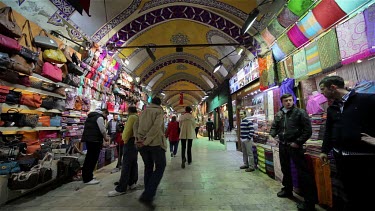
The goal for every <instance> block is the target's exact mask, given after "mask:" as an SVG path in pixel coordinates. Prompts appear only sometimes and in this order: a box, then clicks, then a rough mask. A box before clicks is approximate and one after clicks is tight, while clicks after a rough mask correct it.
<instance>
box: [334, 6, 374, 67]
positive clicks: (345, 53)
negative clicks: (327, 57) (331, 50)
mask: <svg viewBox="0 0 375 211" xmlns="http://www.w3.org/2000/svg"><path fill="white" fill-rule="evenodd" d="M336 31H337V38H338V42H339V47H340V54H341V59H342V64H350V63H353V62H355V61H357V60H359V59H363V58H366V57H369V56H370V49H369V46H368V42H367V35H366V24H365V18H364V15H363V13H360V14H358V15H357V16H355V17H354V18H352V19H350V20H348V21H346V22H345V23H343V24H340V25H339V26H337V29H336Z"/></svg>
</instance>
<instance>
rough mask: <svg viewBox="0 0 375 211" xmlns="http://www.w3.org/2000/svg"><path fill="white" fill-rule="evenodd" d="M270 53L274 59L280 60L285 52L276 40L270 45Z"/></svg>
mask: <svg viewBox="0 0 375 211" xmlns="http://www.w3.org/2000/svg"><path fill="white" fill-rule="evenodd" d="M272 53H273V56H274V57H275V60H276V61H280V60H282V59H284V58H285V56H286V55H285V53H284V52H283V51H282V50H281V49H280V47H279V45H278V44H277V42H276V43H275V44H274V45H273V46H272Z"/></svg>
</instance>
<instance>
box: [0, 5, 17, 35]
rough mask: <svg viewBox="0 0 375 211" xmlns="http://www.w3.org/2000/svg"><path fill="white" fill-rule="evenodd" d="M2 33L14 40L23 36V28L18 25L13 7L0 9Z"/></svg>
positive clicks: (0, 29)
mask: <svg viewBox="0 0 375 211" xmlns="http://www.w3.org/2000/svg"><path fill="white" fill-rule="evenodd" d="M0 31H1V34H4V35H6V36H9V37H13V38H20V37H21V36H22V31H21V28H20V27H19V26H18V25H17V22H16V19H15V18H14V15H13V11H12V8H11V7H3V8H1V9H0Z"/></svg>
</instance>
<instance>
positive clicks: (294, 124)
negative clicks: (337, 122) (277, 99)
mask: <svg viewBox="0 0 375 211" xmlns="http://www.w3.org/2000/svg"><path fill="white" fill-rule="evenodd" d="M281 102H282V105H283V107H282V108H281V110H280V111H279V112H278V113H277V114H276V116H275V120H274V122H273V124H272V127H271V131H270V139H273V137H275V136H276V135H278V137H279V140H280V142H279V149H280V155H279V156H280V164H281V171H282V172H283V181H282V184H283V186H284V187H283V188H282V190H281V191H280V192H278V193H277V196H278V197H291V196H293V193H292V191H293V182H292V173H291V165H290V160H291V159H292V160H293V162H294V164H295V166H296V168H297V172H298V176H299V180H298V181H299V182H300V185H301V188H302V193H303V195H304V199H305V201H304V202H303V203H300V204H298V206H297V208H298V209H299V210H315V203H316V202H317V195H316V194H317V193H316V186H315V182H314V178H313V176H312V174H311V173H310V171H309V170H308V166H307V161H306V159H305V156H304V151H303V144H304V143H305V142H306V141H307V140H308V139H309V138H310V136H311V134H312V129H311V122H310V118H309V116H308V115H307V113H306V111H305V110H302V109H299V108H297V107H295V105H294V101H293V96H292V95H291V94H284V95H282V96H281Z"/></svg>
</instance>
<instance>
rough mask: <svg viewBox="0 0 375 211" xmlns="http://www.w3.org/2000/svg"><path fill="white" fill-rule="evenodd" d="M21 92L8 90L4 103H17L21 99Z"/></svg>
mask: <svg viewBox="0 0 375 211" xmlns="http://www.w3.org/2000/svg"><path fill="white" fill-rule="evenodd" d="M21 96H22V92H17V91H14V90H9V93H8V94H7V98H6V103H8V104H19V103H20V100H21Z"/></svg>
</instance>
